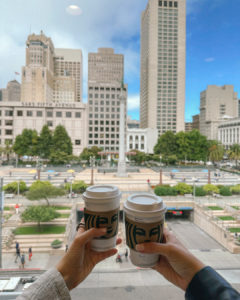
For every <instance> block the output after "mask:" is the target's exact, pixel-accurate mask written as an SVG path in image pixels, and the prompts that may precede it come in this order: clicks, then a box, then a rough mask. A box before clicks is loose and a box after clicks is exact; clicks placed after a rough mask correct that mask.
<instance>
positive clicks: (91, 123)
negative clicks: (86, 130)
mask: <svg viewBox="0 0 240 300" xmlns="http://www.w3.org/2000/svg"><path fill="white" fill-rule="evenodd" d="M94 124H95V125H98V124H100V125H104V124H105V125H110V124H111V125H115V124H116V125H119V121H116V122H115V121H111V122H110V121H108V120H107V121H103V120H101V121H98V120H95V121H94ZM89 125H93V120H89Z"/></svg>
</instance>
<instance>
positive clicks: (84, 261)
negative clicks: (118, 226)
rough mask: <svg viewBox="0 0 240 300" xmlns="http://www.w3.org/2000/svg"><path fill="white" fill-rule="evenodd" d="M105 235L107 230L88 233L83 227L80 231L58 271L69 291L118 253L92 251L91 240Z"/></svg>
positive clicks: (119, 240) (102, 229)
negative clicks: (98, 264) (104, 261)
mask: <svg viewBox="0 0 240 300" xmlns="http://www.w3.org/2000/svg"><path fill="white" fill-rule="evenodd" d="M104 234H106V228H101V229H96V228H92V229H90V230H88V231H85V230H84V228H83V227H80V228H79V229H78V232H77V235H76V237H75V239H74V241H73V243H72V245H71V247H70V248H69V250H68V252H67V253H66V254H65V255H64V257H63V258H62V259H61V261H60V262H59V263H58V265H57V270H58V271H59V272H60V273H61V274H62V276H63V279H64V280H65V282H66V285H67V287H68V289H69V290H71V289H73V288H75V287H76V286H77V285H78V284H79V283H80V282H82V281H83V280H84V279H85V278H86V277H87V276H88V275H89V273H90V272H91V271H92V269H93V268H94V267H95V265H96V264H97V263H99V262H100V261H102V260H104V259H105V258H108V257H110V256H112V255H114V254H116V253H117V249H111V250H109V251H105V252H96V251H93V250H92V249H91V245H90V242H91V240H92V239H93V238H95V237H100V236H103V235H104ZM120 243H121V239H118V240H117V244H120Z"/></svg>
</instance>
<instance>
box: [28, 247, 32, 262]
mask: <svg viewBox="0 0 240 300" xmlns="http://www.w3.org/2000/svg"><path fill="white" fill-rule="evenodd" d="M28 260H29V261H31V260H32V248H31V247H29V249H28Z"/></svg>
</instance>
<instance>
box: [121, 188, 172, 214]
mask: <svg viewBox="0 0 240 300" xmlns="http://www.w3.org/2000/svg"><path fill="white" fill-rule="evenodd" d="M124 210H125V211H126V212H127V213H129V214H131V213H132V214H134V215H135V216H136V217H137V216H146V217H155V216H158V215H161V214H162V213H165V211H166V206H165V205H164V203H163V201H162V199H161V198H160V197H158V196H156V195H153V194H149V193H144V194H133V195H131V196H129V197H128V199H127V201H126V202H125V203H124Z"/></svg>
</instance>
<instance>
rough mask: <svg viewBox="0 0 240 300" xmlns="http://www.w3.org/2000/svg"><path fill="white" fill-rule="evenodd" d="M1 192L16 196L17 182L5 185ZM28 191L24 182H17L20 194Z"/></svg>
mask: <svg viewBox="0 0 240 300" xmlns="http://www.w3.org/2000/svg"><path fill="white" fill-rule="evenodd" d="M3 190H4V191H5V192H6V193H9V194H17V193H18V182H17V181H14V182H11V183H9V184H7V185H5V186H4V187H3ZM27 190H28V188H27V186H26V183H25V182H24V181H22V180H21V181H20V182H19V192H20V194H23V193H24V192H26V191H27Z"/></svg>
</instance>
